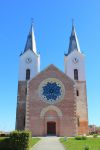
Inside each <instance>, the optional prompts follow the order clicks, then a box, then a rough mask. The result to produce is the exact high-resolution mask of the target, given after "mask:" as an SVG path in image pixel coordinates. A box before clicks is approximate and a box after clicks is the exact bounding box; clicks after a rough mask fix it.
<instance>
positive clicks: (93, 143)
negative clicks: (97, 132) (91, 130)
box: [60, 138, 100, 150]
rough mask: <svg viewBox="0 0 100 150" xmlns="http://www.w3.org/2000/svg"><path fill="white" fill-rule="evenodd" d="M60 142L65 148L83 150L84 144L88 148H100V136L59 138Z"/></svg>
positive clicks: (96, 149)
mask: <svg viewBox="0 0 100 150" xmlns="http://www.w3.org/2000/svg"><path fill="white" fill-rule="evenodd" d="M60 142H61V143H62V144H63V145H64V147H65V149H66V150H84V147H85V146H88V147H89V150H100V138H87V140H76V139H74V138H67V141H65V140H64V138H60Z"/></svg>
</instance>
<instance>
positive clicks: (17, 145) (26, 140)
mask: <svg viewBox="0 0 100 150" xmlns="http://www.w3.org/2000/svg"><path fill="white" fill-rule="evenodd" d="M30 138H31V133H30V132H28V131H14V132H12V133H11V134H10V145H11V150H29V148H30Z"/></svg>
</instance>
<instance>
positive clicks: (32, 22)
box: [31, 18, 34, 26]
mask: <svg viewBox="0 0 100 150" xmlns="http://www.w3.org/2000/svg"><path fill="white" fill-rule="evenodd" d="M33 24H34V18H31V25H32V26H33Z"/></svg>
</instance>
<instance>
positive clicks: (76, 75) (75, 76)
mask: <svg viewBox="0 0 100 150" xmlns="http://www.w3.org/2000/svg"><path fill="white" fill-rule="evenodd" d="M74 80H78V70H77V69H74Z"/></svg>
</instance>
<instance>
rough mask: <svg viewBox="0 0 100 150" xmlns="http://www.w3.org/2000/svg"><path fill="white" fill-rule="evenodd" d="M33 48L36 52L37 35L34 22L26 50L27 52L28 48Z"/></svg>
mask: <svg viewBox="0 0 100 150" xmlns="http://www.w3.org/2000/svg"><path fill="white" fill-rule="evenodd" d="M29 49H30V50H31V51H33V52H34V53H36V52H37V50H36V42H35V35H34V29H33V22H32V23H31V28H30V31H29V34H28V37H27V41H26V46H25V49H24V52H26V51H27V50H29Z"/></svg>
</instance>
